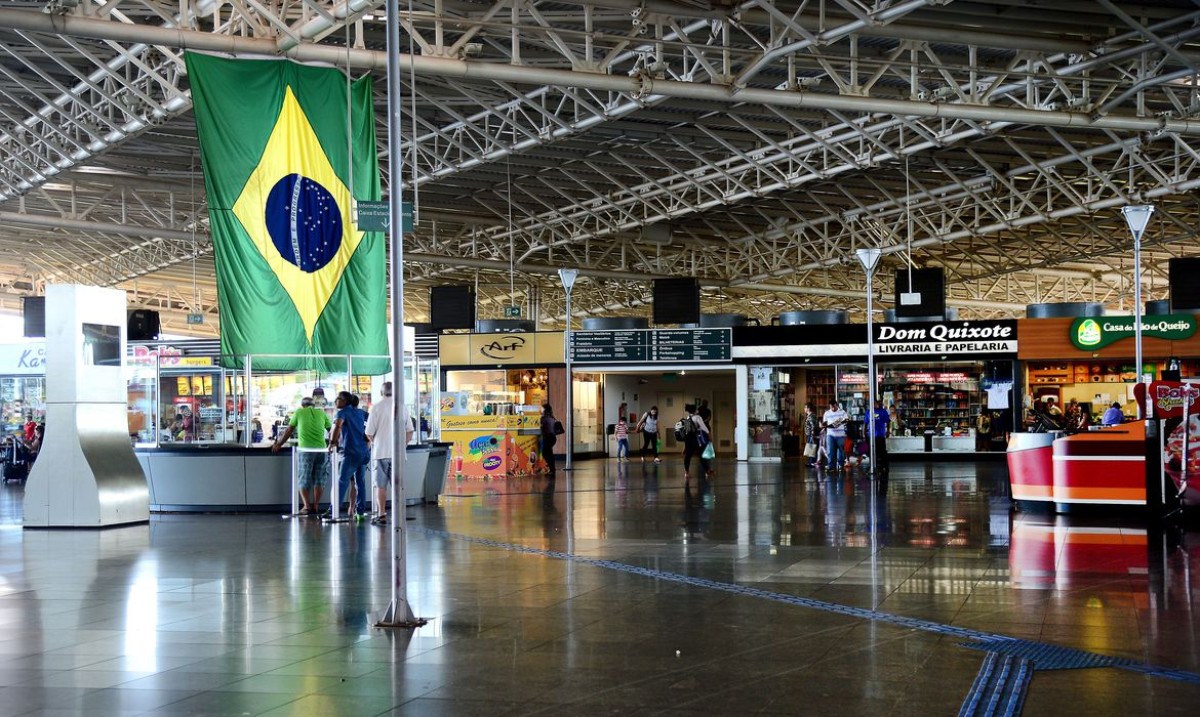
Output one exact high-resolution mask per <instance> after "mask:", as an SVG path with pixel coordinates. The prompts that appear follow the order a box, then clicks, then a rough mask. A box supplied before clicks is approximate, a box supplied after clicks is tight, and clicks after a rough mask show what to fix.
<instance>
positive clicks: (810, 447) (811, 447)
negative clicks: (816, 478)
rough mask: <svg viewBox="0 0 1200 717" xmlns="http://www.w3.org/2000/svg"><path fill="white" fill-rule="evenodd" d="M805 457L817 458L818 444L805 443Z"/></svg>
mask: <svg viewBox="0 0 1200 717" xmlns="http://www.w3.org/2000/svg"><path fill="white" fill-rule="evenodd" d="M804 457H805V458H816V457H817V444H816V443H805V444H804Z"/></svg>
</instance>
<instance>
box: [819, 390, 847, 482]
mask: <svg viewBox="0 0 1200 717" xmlns="http://www.w3.org/2000/svg"><path fill="white" fill-rule="evenodd" d="M849 420H850V416H849V415H847V414H846V412H845V411H843V410H842V407H841V405H840V404H839V403H838V401H837V399H836V398H834V399H830V401H829V410H828V411H826V412H825V415H824V416H823V418H822V423H823V424H824V425H825V453H826V455H827V456H828V457H827V458H826V459H825V460H826V463H825V469H826V470H829V469H833V470H838V471H840V470H842V467H843V466H844V465H845V463H846V423H847V421H849Z"/></svg>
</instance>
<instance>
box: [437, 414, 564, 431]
mask: <svg viewBox="0 0 1200 717" xmlns="http://www.w3.org/2000/svg"><path fill="white" fill-rule="evenodd" d="M540 422H541V417H540V416H538V415H536V414H530V415H527V416H526V415H520V416H445V415H443V416H442V430H443V431H480V430H483V431H491V430H505V429H508V430H513V429H530V428H537V427H538V426H539V425H541V423H540Z"/></svg>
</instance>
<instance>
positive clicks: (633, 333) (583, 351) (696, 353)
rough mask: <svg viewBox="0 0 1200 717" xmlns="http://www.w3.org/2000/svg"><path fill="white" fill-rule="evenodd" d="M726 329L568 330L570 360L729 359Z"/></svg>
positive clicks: (729, 337)
mask: <svg viewBox="0 0 1200 717" xmlns="http://www.w3.org/2000/svg"><path fill="white" fill-rule="evenodd" d="M732 343H733V332H732V331H731V330H730V329H626V330H621V331H572V332H571V361H573V362H575V363H633V362H646V363H648V362H651V361H674V362H687V361H690V362H702V361H729V360H730V357H731V355H732V349H731V346H732Z"/></svg>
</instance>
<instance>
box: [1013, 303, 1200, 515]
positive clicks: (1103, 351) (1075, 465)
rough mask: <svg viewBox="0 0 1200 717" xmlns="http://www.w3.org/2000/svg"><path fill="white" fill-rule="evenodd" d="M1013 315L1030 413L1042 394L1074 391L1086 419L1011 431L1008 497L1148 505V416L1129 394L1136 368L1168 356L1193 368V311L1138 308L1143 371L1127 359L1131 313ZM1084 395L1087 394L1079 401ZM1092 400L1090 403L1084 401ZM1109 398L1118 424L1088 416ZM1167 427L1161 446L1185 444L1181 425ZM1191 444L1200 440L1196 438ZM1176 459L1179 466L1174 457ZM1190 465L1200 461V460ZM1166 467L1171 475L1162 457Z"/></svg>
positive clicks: (1160, 363) (1199, 345)
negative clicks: (1060, 427)
mask: <svg viewBox="0 0 1200 717" xmlns="http://www.w3.org/2000/svg"><path fill="white" fill-rule="evenodd" d="M1019 324H1020V332H1021V345H1020V350H1019V355H1020V358H1021V359H1022V362H1023V368H1024V379H1025V383H1026V394H1025V403H1026V408H1027V409H1029V415H1030V416H1031V417H1036V415H1037V413H1038V410H1039V409H1040V406H1042V405H1044V404H1045V403H1046V401H1047V398H1054V399H1056V400H1055V403H1060V404H1069V403H1070V402H1071V400H1072V399H1074V400H1075V401H1076V402H1078V404H1080V405H1081V406H1083V409H1082V410H1083V412H1084V414H1083V415H1084V419H1085V420H1084V422H1083V425H1078V424H1076V425H1065V426H1064V427H1066V428H1069V429H1071V430H1073V431H1078V432H1077V433H1075V434H1074V435H1067V432H1066V431H1053V432H1046V433H1032V432H1030V433H1014V434H1013V435H1012V438H1011V440H1010V441H1009V446H1008V467H1009V476H1010V481H1011V489H1012V497H1013V499H1014V500H1017V501H1019V502H1021V503H1024V504H1025V505H1026V506H1029V505H1036V504H1041V505H1048V506H1051V507H1052V508H1053V510H1055V511H1056V512H1059V513H1063V512H1069V511H1070V510H1071V508H1072V507H1073V506H1079V505H1101V506H1145V505H1146V504H1147V493H1146V491H1147V487H1146V486H1147V478H1146V476H1147V470H1148V469H1149V470H1150V471H1151V472H1152V473H1154V472H1155V471H1157V467H1156V466H1148V465H1147V457H1146V456H1147V453H1148V451H1147V448H1146V440H1147V435H1146V421H1145V420H1144V418H1145V417H1144V416H1138V415H1137V414H1138V413H1139V411H1138V406H1139V405H1144V401H1139V400H1138V398H1137V397H1136V396H1135V387H1140V386H1144V384H1138V383H1137V378H1138V375H1139V373H1140V374H1141V375H1142V376H1143V377H1152V376H1155V375H1157V374H1158V373H1159V372H1160V371H1162V370H1163V368H1164V367H1165V365H1166V363H1167V361H1168V359H1169V357H1185V358H1182V359H1173V360H1172V363H1173V364H1176V365H1178V366H1180V368H1181V370H1182V373H1183V374H1184V375H1189V374H1192V375H1195V373H1196V370H1197V368H1200V362H1197V361H1196V360H1195V359H1193V358H1187V357H1195V356H1200V337H1198V336H1197V335H1196V324H1197V321H1196V317H1195V316H1193V315H1191V314H1165V315H1155V314H1152V315H1147V316H1144V317H1143V324H1142V335H1143V341H1142V352H1143V355H1144V356H1145V360H1144V366H1142V367H1141V370H1140V371H1138V369H1137V367H1135V366H1134V365H1133V364H1134V361H1133V356H1132V354H1133V353H1134V347H1133V335H1134V330H1133V328H1134V327H1133V318H1132V317H1129V316H1078V317H1074V318H1070V317H1066V318H1049V319H1024V320H1022V321H1020V322H1019ZM1143 395H1144V394H1143ZM1089 396H1090V397H1091V398H1092V399H1093V400H1092V401H1090V402H1089V401H1085V400H1081V399H1084V398H1088V397H1089ZM1089 403H1090V404H1092V405H1086V404H1089ZM1113 403H1118V404H1121V406H1122V408H1123V409H1124V413H1125V416H1126V421H1125V422H1124V423H1122V424H1120V425H1116V426H1098V425H1095V424H1097V423H1099V414H1100V413H1102V412H1103V409H1104V407H1106V406H1110V405H1112V404H1113ZM1067 415H1068V414H1067V413H1064V416H1063V423H1064V424H1067V423H1070V422H1069V421H1067V420H1066V418H1067ZM1134 416H1136V418H1134ZM1088 423H1091V424H1092V425H1090V426H1089V425H1087V424H1088ZM1181 425H1182V422H1181ZM1197 428H1198V429H1200V421H1198V422H1197ZM1174 430H1175V433H1173V434H1171V435H1168V436H1167V437H1166V439H1165V440H1164V439H1163V438H1160V439H1159V440H1160V443H1161V450H1160V452H1162V453H1166V452H1169V451H1170V450H1171V449H1172V447H1173V446H1178V447H1179V448H1182V440H1183V439H1182V436H1183V433H1184V429H1183V428H1182V427H1175V428H1174ZM1175 434H1178V435H1175ZM1152 435H1153V434H1152ZM1196 443H1197V445H1198V446H1200V441H1197V442H1196ZM1179 452H1180V451H1178V450H1177V451H1176V453H1179ZM1168 464H1169V460H1168ZM1175 465H1176V466H1178V465H1179V461H1178V459H1176V462H1175ZM1196 467H1197V468H1198V469H1200V461H1198V465H1197V466H1196ZM1167 472H1168V475H1169V474H1170V466H1169V465H1168V469H1167ZM1176 482H1177V483H1178V482H1179V481H1176ZM1151 497H1152V498H1153V497H1154V496H1151Z"/></svg>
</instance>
